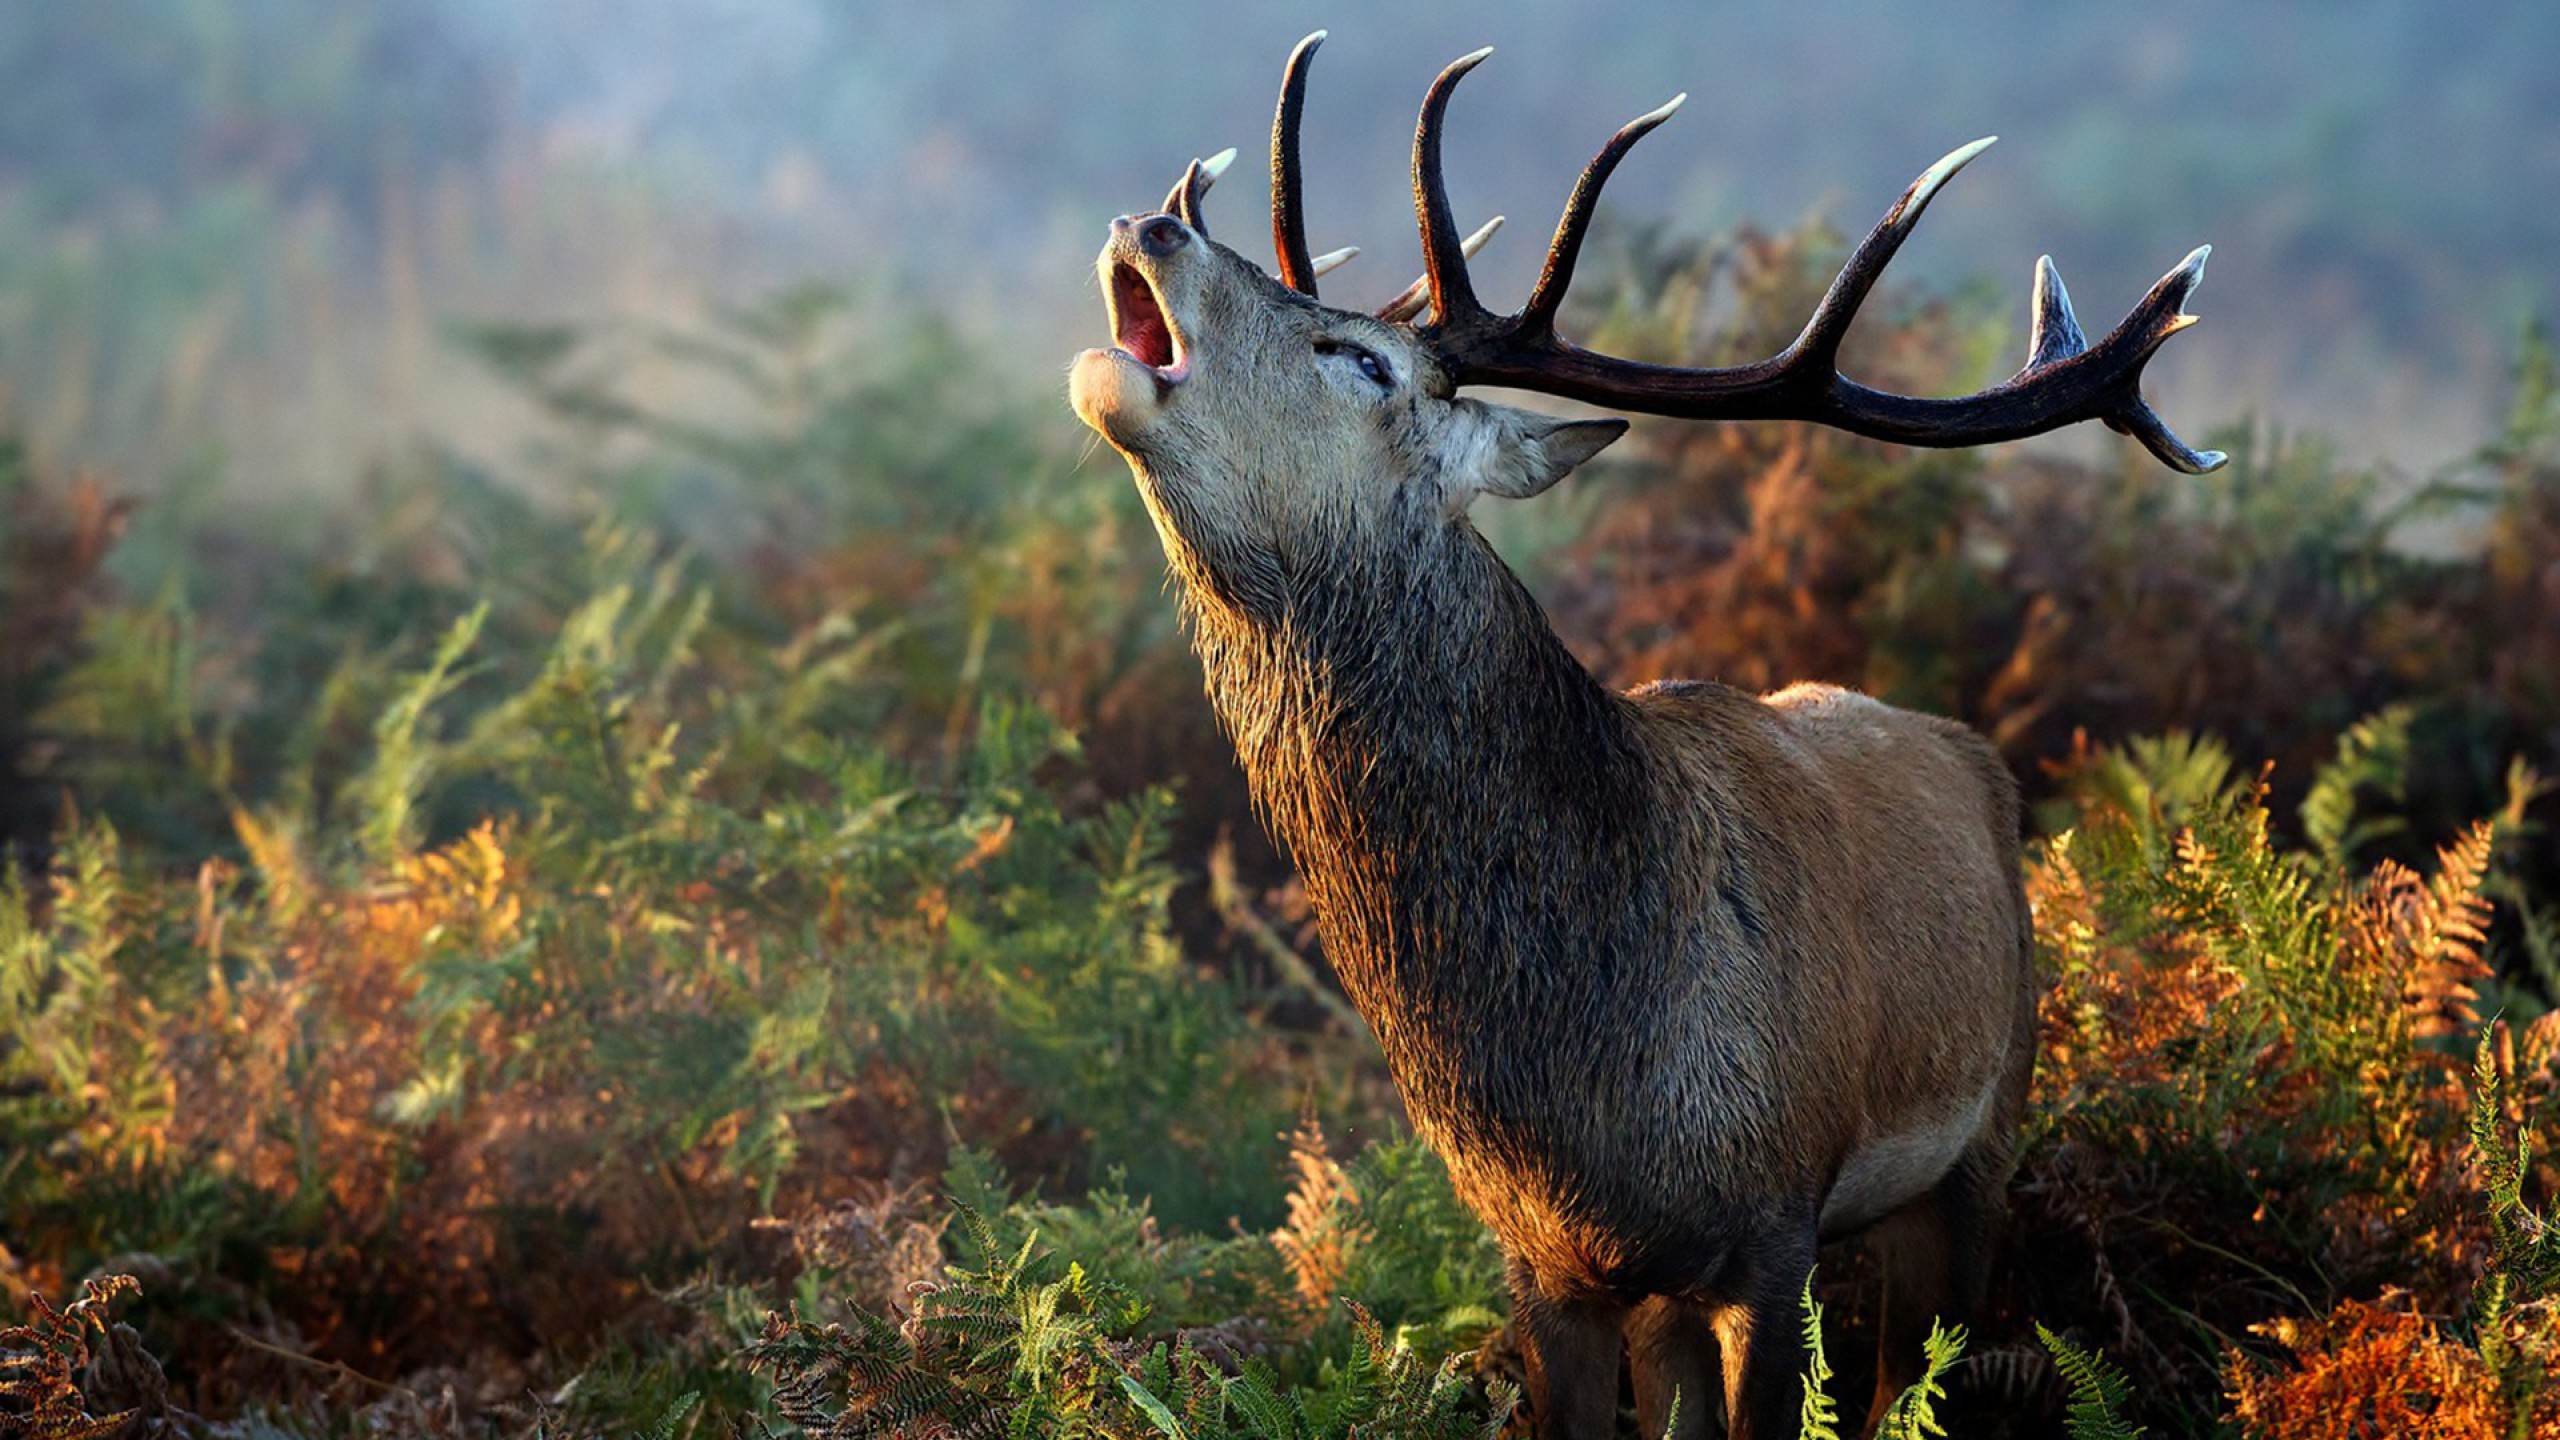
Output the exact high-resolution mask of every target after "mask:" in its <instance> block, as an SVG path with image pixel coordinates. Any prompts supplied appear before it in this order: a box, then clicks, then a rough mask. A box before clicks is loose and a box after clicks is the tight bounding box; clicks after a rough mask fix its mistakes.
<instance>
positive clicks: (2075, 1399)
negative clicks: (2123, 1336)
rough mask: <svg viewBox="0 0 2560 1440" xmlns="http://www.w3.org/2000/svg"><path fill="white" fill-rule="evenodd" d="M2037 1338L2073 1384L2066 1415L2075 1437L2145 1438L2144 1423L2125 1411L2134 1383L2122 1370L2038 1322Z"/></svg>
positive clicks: (2094, 1439)
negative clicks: (2134, 1419) (2125, 1413)
mask: <svg viewBox="0 0 2560 1440" xmlns="http://www.w3.org/2000/svg"><path fill="white" fill-rule="evenodd" d="M2036 1339H2038V1340H2040V1341H2042V1342H2043V1343H2044V1348H2045V1349H2046V1350H2047V1351H2048V1352H2050V1353H2051V1354H2052V1356H2053V1366H2054V1368H2055V1369H2056V1370H2059V1371H2061V1372H2062V1379H2063V1383H2064V1384H2066V1385H2068V1386H2069V1387H2070V1388H2071V1405H2070V1409H2069V1410H2068V1411H2066V1412H2065V1414H2064V1419H2063V1425H2064V1428H2065V1429H2067V1430H2068V1431H2069V1432H2070V1435H2071V1440H2142V1435H2143V1427H2142V1426H2139V1425H2136V1424H2134V1423H2132V1422H2131V1421H2129V1420H2127V1419H2125V1418H2124V1415H2123V1409H2124V1404H2125V1402H2126V1401H2127V1400H2130V1399H2131V1398H2133V1387H2132V1385H2131V1383H2130V1382H2128V1381H2127V1380H2126V1379H2125V1375H2124V1372H2123V1371H2122V1370H2119V1369H2117V1368H2116V1367H2115V1366H2113V1365H2110V1364H2108V1363H2107V1361H2106V1359H2105V1357H2103V1356H2101V1355H2098V1354H2095V1353H2093V1352H2091V1351H2087V1350H2083V1349H2081V1348H2080V1347H2079V1346H2077V1345H2074V1344H2072V1343H2071V1342H2070V1341H2068V1340H2065V1339H2063V1338H2062V1337H2061V1336H2059V1335H2056V1334H2054V1333H2053V1332H2052V1331H2050V1330H2048V1329H2046V1328H2045V1327H2044V1326H2043V1325H2042V1324H2038V1325H2037V1326H2036Z"/></svg>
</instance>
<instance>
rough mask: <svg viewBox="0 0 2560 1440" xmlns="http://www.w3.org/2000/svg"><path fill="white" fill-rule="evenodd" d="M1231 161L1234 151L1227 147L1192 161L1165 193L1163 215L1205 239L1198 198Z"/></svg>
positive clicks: (1205, 221) (1206, 225) (1216, 180)
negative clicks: (1205, 157)
mask: <svg viewBox="0 0 2560 1440" xmlns="http://www.w3.org/2000/svg"><path fill="white" fill-rule="evenodd" d="M1235 160H1236V150H1235V147H1234V146H1232V145H1230V146H1228V147H1227V148H1226V149H1224V150H1221V151H1219V152H1218V153H1217V154H1215V155H1212V156H1210V157H1209V158H1208V159H1206V160H1194V161H1192V162H1191V164H1190V165H1189V166H1188V167H1186V168H1185V169H1184V170H1183V172H1182V178H1181V179H1179V180H1176V181H1174V182H1173V188H1172V189H1171V190H1168V191H1166V192H1165V197H1164V213H1166V214H1167V215H1170V216H1172V217H1173V218H1175V219H1176V220H1179V221H1181V222H1182V223H1183V224H1185V225H1188V226H1190V227H1191V228H1192V229H1194V230H1196V231H1198V232H1199V233H1200V238H1201V239H1203V240H1206V239H1208V238H1209V222H1208V221H1207V220H1206V219H1204V218H1203V217H1202V212H1201V209H1200V197H1202V196H1204V195H1206V194H1208V193H1209V187H1210V186H1212V185H1215V184H1217V183H1218V177H1219V176H1221V175H1224V174H1226V173H1227V167H1228V166H1229V165H1232V164H1234V163H1235Z"/></svg>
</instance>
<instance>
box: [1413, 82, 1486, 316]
mask: <svg viewBox="0 0 2560 1440" xmlns="http://www.w3.org/2000/svg"><path fill="white" fill-rule="evenodd" d="M1492 53H1493V47H1492V46H1490V45H1488V46H1486V47H1485V48H1484V49H1482V50H1478V51H1476V52H1475V53H1474V54H1471V55H1461V56H1459V57H1458V58H1457V59H1455V60H1453V61H1451V62H1449V68H1448V69H1446V70H1443V71H1441V72H1440V77H1439V78H1438V79H1436V80H1434V81H1432V82H1431V89H1430V92H1429V93H1427V94H1425V95H1424V96H1423V97H1422V117H1421V119H1420V120H1418V121H1416V122H1415V124H1414V128H1413V210H1414V218H1415V219H1416V220H1418V221H1420V222H1421V228H1422V271H1423V278H1424V279H1425V280H1426V281H1427V282H1428V283H1429V285H1430V287H1431V297H1432V308H1433V309H1434V310H1436V311H1437V312H1438V316H1437V318H1436V320H1435V321H1434V323H1435V324H1436V325H1437V326H1439V327H1440V328H1443V329H1446V328H1448V327H1449V326H1451V325H1453V324H1456V325H1465V324H1469V323H1471V322H1474V321H1477V320H1480V319H1484V318H1488V317H1487V316H1486V312H1485V308H1484V306H1483V305H1482V304H1481V303H1479V302H1478V301H1477V299H1476V287H1475V282H1474V281H1472V280H1471V279H1469V278H1468V276H1467V260H1466V255H1465V253H1464V252H1463V250H1462V249H1461V242H1460V241H1459V239H1458V221H1457V217H1456V215H1455V214H1454V213H1452V212H1451V210H1450V208H1449V187H1448V183H1447V182H1446V181H1445V180H1444V179H1443V178H1442V176H1441V173H1440V128H1441V122H1442V121H1443V120H1444V119H1445V118H1446V117H1447V115H1448V113H1449V95H1450V92H1452V91H1454V90H1456V89H1457V88H1458V82H1459V81H1460V80H1463V79H1465V78H1466V76H1467V72H1468V71H1470V70H1473V69H1474V68H1476V67H1477V66H1478V65H1481V64H1483V63H1484V60H1485V57H1486V56H1488V55H1491V54H1492Z"/></svg>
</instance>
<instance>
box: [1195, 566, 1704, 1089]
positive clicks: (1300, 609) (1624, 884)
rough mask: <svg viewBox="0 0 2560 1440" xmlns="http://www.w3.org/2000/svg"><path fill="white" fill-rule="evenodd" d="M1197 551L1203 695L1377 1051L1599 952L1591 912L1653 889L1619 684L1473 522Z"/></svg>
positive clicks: (1644, 785)
mask: <svg viewBox="0 0 2560 1440" xmlns="http://www.w3.org/2000/svg"><path fill="white" fill-rule="evenodd" d="M1189 558H1190V557H1187V556H1185V555H1183V554H1182V553H1180V552H1179V550H1177V553H1176V555H1175V570H1176V572H1177V574H1180V575H1183V577H1184V580H1185V585H1184V591H1185V594H1186V597H1187V604H1186V608H1187V609H1188V611H1189V615H1190V619H1191V622H1192V628H1193V640H1194V643H1195V646H1196V648H1197V649H1198V651H1199V653H1200V656H1201V660H1202V663H1203V665H1204V668H1205V669H1206V671H1207V677H1208V688H1209V694H1210V697H1211V700H1212V702H1213V704H1214V705H1215V707H1216V709H1217V711H1218V714H1219V716H1220V718H1221V720H1222V721H1223V722H1224V724H1225V727H1226V729H1227V730H1228V732H1229V734H1230V735H1231V737H1232V738H1233V739H1234V741H1235V744H1236V750H1237V755H1238V758H1239V759H1240V760H1241V762H1242V764H1243V767H1244V770H1245V773H1246V775H1247V777H1248V778H1249V780H1250V781H1251V784H1252V788H1253V793H1254V796H1255V799H1256V802H1257V804H1258V805H1259V806H1260V808H1261V809H1262V811H1263V812H1264V814H1265V816H1266V818H1267V819H1268V821H1269V823H1270V825H1271V827H1272V829H1273V830H1274V831H1275V832H1276V834H1277V835H1278V837H1279V838H1280V839H1281V840H1282V841H1283V843H1285V844H1286V845H1287V846H1288V847H1289V849H1290V851H1291V852H1292V855H1293V858H1294V859H1295V860H1296V861H1297V863H1298V866H1299V868H1300V870H1301V872H1302V873H1303V874H1304V875H1305V877H1306V881H1307V885H1308V889H1309V894H1310V897H1311V899H1312V900H1313V901H1314V903H1315V907H1316V911H1317V917H1318V921H1319V924H1320V926H1321V928H1322V931H1323V934H1324V940H1325V947H1326V955H1327V958H1328V959H1330V960H1331V961H1332V962H1333V965H1334V968H1335V970H1336V972H1337V973H1338V974H1340V975H1341V977H1342V979H1343V982H1344V985H1345V988H1346V989H1347V990H1348V991H1349V992H1350V994H1351V997H1352V1000H1353V1002H1354V1003H1355V1004H1356V1005H1357V1006H1358V1007H1359V1008H1360V1010H1361V1012H1362V1013H1363V1015H1364V1016H1365V1017H1366V1018H1367V1019H1368V1021H1369V1023H1370V1026H1371V1028H1372V1029H1373V1030H1375V1031H1377V1032H1378V1037H1379V1039H1380V1041H1381V1043H1382V1044H1383V1045H1384V1046H1385V1047H1386V1049H1387V1050H1388V1053H1389V1058H1390V1060H1395V1059H1397V1058H1398V1052H1399V1051H1401V1050H1405V1049H1406V1048H1407V1046H1408V1044H1413V1045H1422V1046H1428V1047H1431V1048H1434V1049H1440V1048H1444V1042H1445V1040H1446V1038H1447V1034H1448V1033H1463V1032H1471V1031H1474V1030H1476V1029H1479V1028H1481V1027H1482V1025H1483V1023H1484V1021H1485V1020H1486V1018H1487V1017H1485V1016H1484V1015H1483V1014H1482V1013H1481V1012H1482V1010H1483V1008H1484V1007H1485V1006H1488V1005H1492V1006H1500V1007H1506V1008H1513V1007H1518V1008H1535V1007H1536V1006H1537V1005H1538V1003H1539V1001H1538V999H1537V996H1538V993H1539V992H1541V991H1545V990H1550V989H1559V988H1569V987H1571V986H1572V985H1574V984H1576V983H1577V981H1578V977H1576V976H1575V975H1574V974H1572V973H1571V972H1572V971H1574V970H1575V969H1576V968H1578V967H1580V966H1582V965H1586V964H1588V963H1589V961H1588V957H1589V956H1591V955H1592V954H1593V953H1594V945H1593V942H1594V941H1595V940H1599V939H1602V938H1603V937H1598V936H1594V935H1592V934H1590V933H1588V929H1589V923H1590V922H1589V920H1588V918H1587V917H1590V916H1593V915H1603V916H1634V915H1639V914H1642V913H1643V912H1645V911H1647V909H1648V908H1649V907H1648V906H1646V905H1645V904H1643V903H1641V893H1642V891H1643V890H1644V889H1645V888H1646V887H1649V886H1655V883H1656V881H1657V880H1658V877H1656V876H1653V875H1652V873H1651V872H1652V870H1653V868H1654V867H1653V865H1652V864H1651V863H1649V858H1650V852H1649V850H1648V848H1647V846H1646V844H1645V837H1644V835H1643V834H1642V833H1640V831H1639V829H1638V826H1639V823H1640V821H1639V817H1641V816H1643V815H1645V814H1647V813H1649V808H1650V807H1649V806H1648V805H1647V804H1646V803H1645V794H1644V792H1646V791H1647V790H1648V789H1649V787H1650V783H1651V782H1650V777H1649V771H1648V768H1647V766H1646V765H1645V763H1644V760H1643V758H1642V754H1641V752H1640V750H1639V749H1638V747H1637V745H1636V743H1635V738H1634V735H1633V732H1632V728H1631V720H1630V713H1629V711H1628V708H1627V706H1626V705H1625V703H1624V702H1623V701H1622V700H1620V699H1619V698H1618V697H1617V696H1616V695H1614V694H1612V693H1611V692H1610V691H1609V690H1607V689H1606V688H1605V687H1603V686H1602V685H1601V684H1600V683H1599V682H1598V681H1597V680H1595V679H1594V678H1593V677H1592V676H1591V675H1590V673H1589V672H1588V671H1586V670H1584V669H1583V667H1582V665H1581V664H1580V663H1579V662H1578V661H1576V660H1575V659H1574V658H1573V656H1572V654H1571V653H1570V652H1569V651H1567V650H1566V648H1565V646H1564V643H1563V642H1562V641H1561V640H1560V639H1558V638H1557V636H1556V635H1555V632H1554V631H1553V630H1552V629H1551V628H1550V627H1549V625H1548V624H1547V621H1546V617H1545V615H1544V613H1543V612H1542V611H1541V610H1540V609H1539V607H1538V604H1537V602H1536V601H1535V600H1534V599H1533V598H1532V597H1531V596H1530V595H1529V593H1528V591H1527V589H1526V588H1525V587H1523V586H1522V585H1521V584H1520V582H1519V580H1518V579H1517V578H1516V577H1514V576H1513V575H1512V573H1511V572H1510V570H1509V569H1508V568H1507V567H1506V566H1504V565H1503V563H1502V561H1501V560H1500V559H1499V558H1498V557H1497V556H1495V554H1494V553H1493V550H1492V548H1491V547H1490V546H1489V545H1487V544H1486V543H1485V541H1484V539H1483V538H1482V537H1481V536H1480V535H1479V534H1477V532H1476V531H1475V529H1474V528H1473V527H1472V526H1471V525H1468V524H1467V523H1466V522H1465V521H1464V520H1463V519H1456V520H1451V519H1448V518H1445V517H1441V516H1438V515H1432V516H1428V517H1417V518H1416V519H1415V520H1414V522H1413V523H1412V525H1411V527H1410V528H1409V529H1408V530H1407V531H1406V532H1405V533H1404V534H1401V535H1395V536H1389V537H1386V539H1385V542H1384V543H1370V544H1349V545H1342V546H1339V547H1335V548H1330V549H1328V551H1327V553H1326V555H1325V559H1324V563H1323V564H1322V565H1321V566H1310V567H1307V568H1305V569H1303V570H1296V571H1293V570H1290V569H1288V568H1287V567H1286V566H1283V567H1280V568H1279V569H1277V570H1275V571H1272V572H1268V573H1266V574H1265V576H1264V579H1263V583H1262V584H1261V586H1260V588H1259V590H1258V591H1240V590H1239V588H1238V587H1235V586H1231V585H1220V584H1217V583H1214V582H1212V583H1202V582H1211V577H1210V576H1208V575H1206V574H1202V573H1201V572H1200V571H1199V570H1198V569H1197V568H1196V567H1195V566H1193V565H1190V564H1186V563H1185V562H1186V560H1187V559H1189ZM1186 572H1187V573H1186ZM1621 893H1624V894H1625V895H1626V896H1627V899H1628V901H1629V902H1630V903H1624V904H1614V905H1613V904H1611V903H1610V902H1611V899H1612V897H1614V896H1618V895H1620V894H1621ZM1655 893H1657V894H1658V893H1659V892H1658V887H1657V888H1656V889H1655ZM1574 915H1580V916H1583V917H1586V918H1585V919H1584V920H1583V921H1582V922H1581V926H1580V929H1579V930H1577V929H1576V928H1575V923H1574V922H1573V921H1571V920H1570V919H1569V917H1571V916H1574ZM1451 1027H1454V1032H1453V1031H1452V1029H1451ZM1435 1028H1439V1029H1442V1030H1443V1034H1442V1036H1441V1037H1440V1038H1438V1039H1432V1038H1425V1036H1426V1034H1427V1032H1429V1031H1431V1030H1433V1029H1435ZM1417 1031H1419V1032H1423V1033H1416V1032H1417ZM1400 1032H1401V1033H1400ZM1402 1068H1403V1067H1399V1069H1402Z"/></svg>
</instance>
